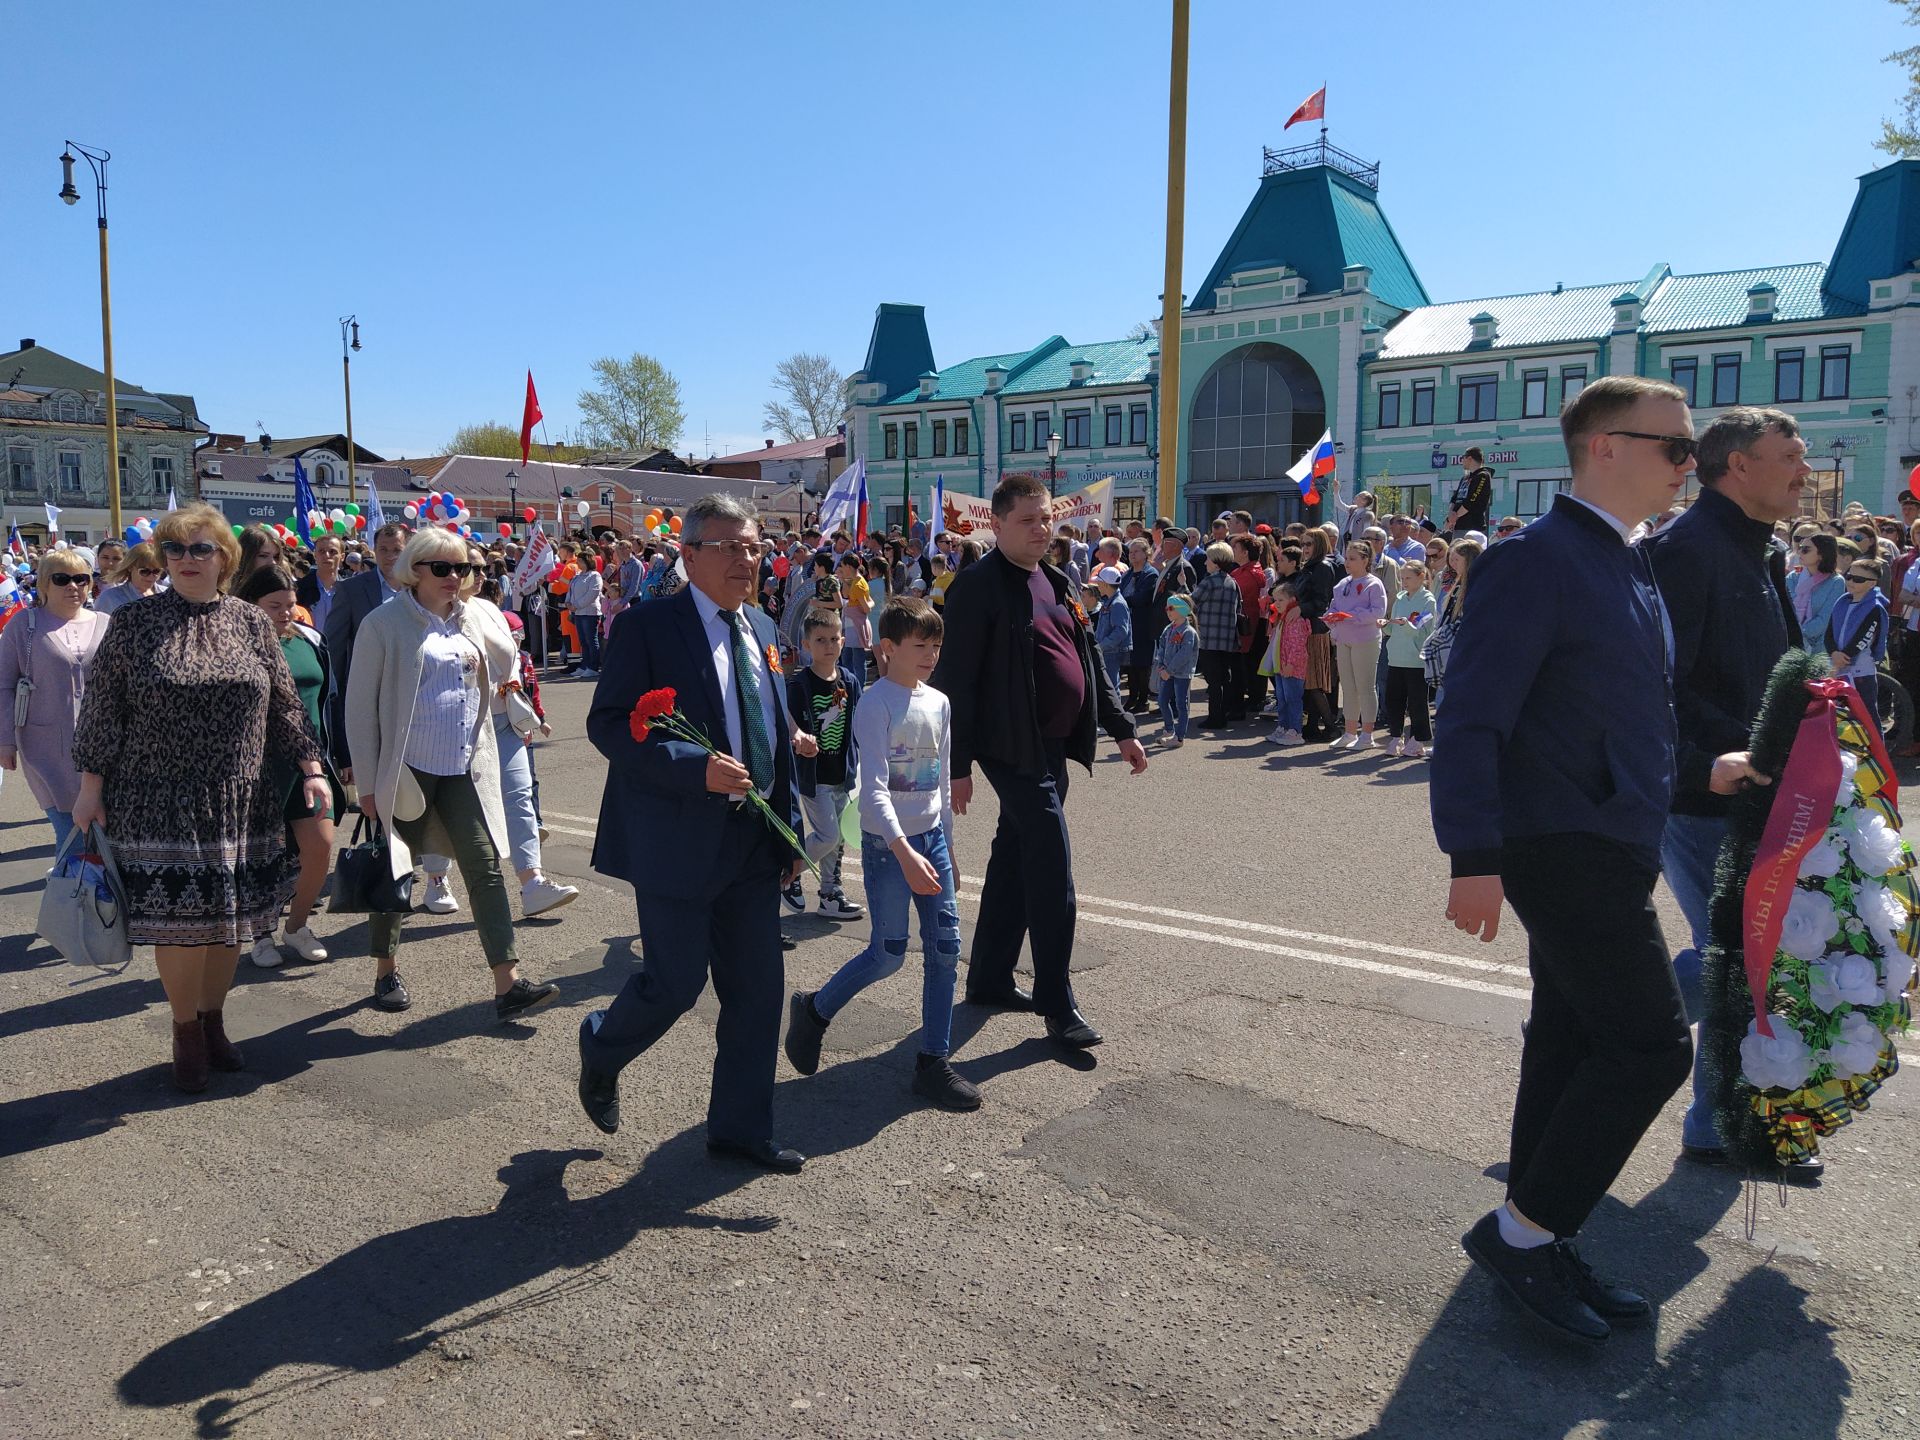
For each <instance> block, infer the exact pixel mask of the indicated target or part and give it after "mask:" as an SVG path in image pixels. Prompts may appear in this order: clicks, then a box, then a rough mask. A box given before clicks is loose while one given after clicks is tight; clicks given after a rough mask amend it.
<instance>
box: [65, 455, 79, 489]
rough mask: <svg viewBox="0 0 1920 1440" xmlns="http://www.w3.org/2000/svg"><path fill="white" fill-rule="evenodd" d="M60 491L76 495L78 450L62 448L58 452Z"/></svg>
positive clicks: (77, 485) (77, 487)
mask: <svg viewBox="0 0 1920 1440" xmlns="http://www.w3.org/2000/svg"><path fill="white" fill-rule="evenodd" d="M60 493H61V494H62V495H78V494H80V493H81V488H80V452H79V451H78V450H62V451H61V452H60Z"/></svg>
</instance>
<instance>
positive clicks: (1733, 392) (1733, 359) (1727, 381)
mask: <svg viewBox="0 0 1920 1440" xmlns="http://www.w3.org/2000/svg"><path fill="white" fill-rule="evenodd" d="M1713 403H1714V404H1716V405H1738V404H1739V403H1740V357H1739V356H1738V355H1716V356H1714V357H1713Z"/></svg>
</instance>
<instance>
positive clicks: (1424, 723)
mask: <svg viewBox="0 0 1920 1440" xmlns="http://www.w3.org/2000/svg"><path fill="white" fill-rule="evenodd" d="M1409 720H1411V721H1412V723H1413V738H1414V739H1416V740H1418V741H1419V742H1420V743H1421V744H1422V745H1424V744H1426V743H1427V741H1429V740H1431V739H1433V726H1432V724H1431V722H1430V721H1429V719H1428V716H1427V672H1426V671H1425V670H1424V669H1422V668H1421V667H1420V666H1418V665H1389V666H1388V667H1387V706H1386V710H1385V712H1384V713H1382V715H1381V716H1380V723H1381V724H1382V725H1385V726H1386V727H1387V733H1388V734H1389V735H1391V736H1392V737H1393V738H1394V739H1396V740H1398V739H1399V738H1400V730H1401V727H1402V726H1403V725H1404V724H1406V723H1407V721H1409Z"/></svg>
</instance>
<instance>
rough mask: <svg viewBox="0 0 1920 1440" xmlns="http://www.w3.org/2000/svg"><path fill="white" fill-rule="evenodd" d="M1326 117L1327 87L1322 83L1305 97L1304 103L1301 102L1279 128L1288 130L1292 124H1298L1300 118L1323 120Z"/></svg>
mask: <svg viewBox="0 0 1920 1440" xmlns="http://www.w3.org/2000/svg"><path fill="white" fill-rule="evenodd" d="M1326 118H1327V87H1326V86H1324V85H1322V86H1321V87H1320V88H1319V89H1318V90H1316V91H1314V92H1313V94H1311V95H1309V96H1308V97H1307V99H1306V103H1305V104H1303V105H1302V106H1301V107H1300V108H1299V109H1298V110H1296V111H1294V112H1293V117H1292V118H1291V119H1290V120H1288V121H1287V123H1286V124H1285V125H1282V126H1281V127H1280V128H1281V129H1282V130H1288V129H1291V128H1292V127H1293V126H1295V125H1297V124H1299V123H1300V122H1301V121H1302V120H1325V119H1326Z"/></svg>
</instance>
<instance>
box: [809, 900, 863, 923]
mask: <svg viewBox="0 0 1920 1440" xmlns="http://www.w3.org/2000/svg"><path fill="white" fill-rule="evenodd" d="M820 913H821V914H822V915H824V916H826V917H827V919H829V920H859V919H863V918H864V917H865V916H866V913H867V912H866V911H865V910H862V909H861V908H860V907H859V906H858V905H856V904H854V903H853V901H851V900H849V899H847V897H846V896H844V895H822V896H821V897H820Z"/></svg>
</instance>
